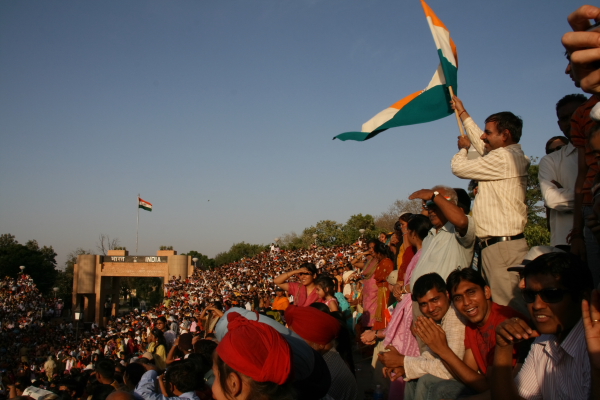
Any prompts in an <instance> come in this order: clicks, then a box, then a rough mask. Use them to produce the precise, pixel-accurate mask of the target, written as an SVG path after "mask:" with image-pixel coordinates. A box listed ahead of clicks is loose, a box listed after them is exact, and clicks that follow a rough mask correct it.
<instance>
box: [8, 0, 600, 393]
mask: <svg viewBox="0 0 600 400" xmlns="http://www.w3.org/2000/svg"><path fill="white" fill-rule="evenodd" d="M590 19H596V20H600V8H596V7H592V6H584V7H582V8H580V9H579V10H577V11H576V12H574V13H573V14H572V15H571V16H569V22H570V23H571V26H572V27H573V29H574V32H570V33H567V34H566V35H565V36H564V37H563V44H564V45H565V47H566V49H567V58H568V64H567V68H566V73H567V74H569V75H570V76H571V78H572V79H573V81H574V83H575V86H576V87H581V88H583V89H584V90H585V91H586V92H588V93H590V94H592V96H591V97H590V98H588V97H587V96H585V95H583V94H579V93H577V94H570V95H567V96H565V97H563V98H562V99H558V102H557V105H556V114H557V118H558V126H559V129H560V130H561V132H562V134H563V136H560V137H552V138H549V140H548V142H547V143H546V153H547V155H546V156H545V157H544V158H543V159H542V160H541V162H540V172H539V180H540V188H541V192H542V194H543V197H544V202H545V205H546V207H547V212H548V221H549V228H550V230H551V235H552V236H551V246H536V247H532V248H529V246H528V244H527V240H526V237H525V235H524V228H525V224H526V222H527V206H526V203H525V190H526V186H527V175H528V168H529V165H530V161H529V159H528V158H527V157H526V156H525V154H524V152H523V150H522V149H521V146H520V145H519V141H520V138H521V135H522V124H523V122H522V120H521V119H520V118H519V117H518V116H516V115H515V114H513V113H512V112H498V113H494V114H491V115H490V116H488V117H487V118H486V119H485V127H484V129H481V128H480V127H479V126H478V125H477V123H476V122H475V120H474V119H473V118H471V116H470V115H469V113H468V112H467V109H466V108H465V105H464V104H463V102H462V101H461V100H460V99H459V98H457V97H453V98H452V101H451V105H452V107H453V108H454V109H455V110H456V114H457V115H458V117H459V119H460V120H461V121H462V123H463V125H464V128H465V131H466V135H464V136H461V137H459V139H458V149H459V150H458V152H457V153H456V154H455V155H454V156H453V158H452V160H451V168H452V172H453V173H454V175H456V176H457V177H459V178H463V179H467V180H469V181H470V184H469V187H470V189H471V190H472V192H473V194H474V197H475V200H474V203H473V207H472V208H471V204H472V201H471V197H470V196H469V194H467V192H466V191H465V190H463V189H460V188H451V187H448V186H444V185H438V186H435V187H432V188H430V189H420V190H417V191H415V192H414V193H412V194H411V195H410V196H409V198H410V199H413V200H419V201H421V203H422V208H423V210H422V212H421V213H420V214H411V213H403V214H401V215H399V216H398V220H397V222H396V224H395V226H394V230H393V232H389V233H383V234H382V235H381V236H380V237H378V238H373V239H370V240H366V239H364V238H362V237H361V238H360V239H359V240H358V241H357V242H356V243H354V244H353V245H348V246H338V247H333V248H324V247H317V246H316V245H314V246H312V247H311V248H310V249H300V250H285V249H280V248H279V247H278V246H276V245H273V246H271V250H270V251H265V252H263V253H260V254H259V255H257V256H255V257H252V258H245V259H242V260H239V261H236V262H233V263H230V264H227V265H224V266H221V267H218V268H214V269H212V270H206V271H205V270H195V271H194V274H193V275H192V276H190V277H179V278H176V277H173V279H172V280H170V281H169V282H167V283H165V287H164V290H165V297H164V301H163V303H162V304H160V305H158V306H156V307H153V308H150V309H148V310H146V309H145V307H144V309H142V310H137V309H136V310H133V311H130V312H127V313H125V314H124V315H113V316H111V317H108V318H105V319H104V320H103V321H102V324H100V325H101V326H98V325H96V324H92V326H91V327H89V328H86V329H85V330H84V332H82V334H81V337H79V336H78V334H77V333H76V332H74V330H73V325H72V323H70V322H69V319H68V318H67V317H66V316H62V315H61V314H60V313H61V311H60V310H61V307H60V303H57V302H56V299H46V298H44V297H43V296H42V295H41V294H40V293H39V291H38V290H37V289H36V286H35V284H34V282H32V280H31V279H30V278H29V277H28V276H27V275H25V274H21V275H19V276H18V277H17V278H10V277H7V278H5V279H4V280H3V281H2V282H0V299H1V303H2V304H1V309H0V323H1V331H2V336H1V337H0V368H1V373H2V387H1V388H0V393H1V394H2V396H4V397H5V398H11V399H13V398H26V397H31V398H33V399H36V400H37V399H40V400H41V399H44V400H51V399H54V398H61V399H64V400H74V399H90V398H91V399H92V400H104V399H107V398H108V399H109V400H125V399H128V400H130V399H144V400H166V399H167V398H171V399H175V398H182V399H188V400H189V399H191V400H199V399H203V400H204V399H215V400H223V399H333V400H355V399H362V398H363V397H364V394H363V393H358V385H357V380H356V369H355V360H354V357H355V356H356V355H357V354H360V355H361V356H366V355H369V356H370V357H371V365H372V367H373V387H375V390H374V392H373V393H372V394H371V396H372V398H374V399H383V398H389V399H407V400H415V399H418V400H421V399H423V400H425V399H456V398H470V399H483V398H491V399H519V398H524V399H588V398H589V399H591V398H594V399H598V398H600V295H599V294H598V291H597V290H595V288H598V286H599V285H600V223H599V220H600V196H599V194H600V185H599V182H600V174H599V170H600V169H599V162H600V125H599V123H600V122H599V121H600V106H598V105H597V103H598V97H597V96H600V70H599V69H598V65H597V64H596V63H597V62H598V61H600V52H598V46H600V45H599V43H600V41H599V40H598V39H600V33H599V32H595V31H593V30H592V31H589V28H590V22H589V20H590ZM590 49H591V50H593V51H590ZM471 147H472V148H474V149H475V150H476V152H477V153H478V156H476V157H473V156H471V155H469V153H468V149H469V148H471ZM50 310H53V311H50ZM53 317H55V318H53Z"/></svg>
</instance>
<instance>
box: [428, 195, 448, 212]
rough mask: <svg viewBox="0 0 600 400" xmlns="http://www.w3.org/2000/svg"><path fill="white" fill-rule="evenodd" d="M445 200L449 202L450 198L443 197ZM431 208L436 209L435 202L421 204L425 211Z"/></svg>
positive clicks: (429, 201)
mask: <svg viewBox="0 0 600 400" xmlns="http://www.w3.org/2000/svg"><path fill="white" fill-rule="evenodd" d="M444 198H445V199H446V200H448V201H449V200H450V197H444ZM433 207H437V204H435V201H433V200H427V202H423V208H424V209H425V210H429V209H431V208H433Z"/></svg>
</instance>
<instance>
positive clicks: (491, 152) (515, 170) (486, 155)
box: [451, 96, 530, 313]
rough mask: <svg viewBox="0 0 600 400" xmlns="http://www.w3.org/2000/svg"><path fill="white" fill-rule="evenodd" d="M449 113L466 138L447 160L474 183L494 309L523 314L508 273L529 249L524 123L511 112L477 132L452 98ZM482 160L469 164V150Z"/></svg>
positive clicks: (492, 117)
mask: <svg viewBox="0 0 600 400" xmlns="http://www.w3.org/2000/svg"><path fill="white" fill-rule="evenodd" d="M451 103H452V107H453V108H454V109H455V110H456V111H458V113H459V115H460V118H461V119H462V121H463V124H464V126H465V130H466V132H467V135H468V136H461V137H459V139H458V148H459V152H458V153H457V154H456V155H455V156H454V157H453V158H452V164H451V165H452V173H453V174H454V175H456V176H457V177H459V178H462V179H475V180H476V181H478V182H479V191H478V194H477V197H476V198H475V205H474V207H473V217H474V218H475V226H476V234H477V237H479V239H480V240H481V249H482V251H481V258H482V261H483V271H484V272H485V275H486V278H487V280H488V282H489V284H490V287H491V289H492V293H493V296H494V298H493V300H494V302H495V303H497V304H500V305H503V306H506V305H508V306H511V307H512V308H514V309H516V310H518V311H520V312H522V313H526V312H527V310H526V307H525V304H524V303H523V301H522V300H521V299H520V298H519V296H518V292H517V290H518V283H519V275H518V273H516V272H508V271H507V268H508V267H511V266H513V265H516V264H519V263H520V262H521V261H522V260H523V258H524V256H525V254H527V251H528V250H529V248H528V247H527V241H526V240H525V235H524V234H523V230H524V229H525V224H526V222H527V205H526V204H525V191H526V188H527V170H528V169H529V163H530V162H529V159H528V158H527V157H526V156H525V154H524V153H523V150H522V149H521V145H520V144H519V140H520V139H521V131H522V127H523V121H522V120H521V118H519V117H517V116H516V115H514V114H513V113H511V112H507V111H505V112H500V113H496V114H492V115H490V116H489V117H488V118H487V119H486V120H485V130H484V131H482V130H481V129H480V128H479V127H478V126H477V124H475V122H474V121H473V119H472V118H471V117H470V116H469V114H468V113H467V111H466V110H465V108H464V106H463V104H462V102H461V101H460V99H459V98H458V97H456V96H454V97H453V99H452V102H451ZM471 145H473V147H474V148H475V150H477V152H478V153H479V155H481V157H477V158H475V159H469V157H467V151H468V149H469V147H471Z"/></svg>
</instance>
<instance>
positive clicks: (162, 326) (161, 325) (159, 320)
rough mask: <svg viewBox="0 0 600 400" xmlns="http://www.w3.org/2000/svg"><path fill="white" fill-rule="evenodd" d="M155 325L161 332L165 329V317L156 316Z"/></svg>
mask: <svg viewBox="0 0 600 400" xmlns="http://www.w3.org/2000/svg"><path fill="white" fill-rule="evenodd" d="M155 326H156V328H157V329H160V330H161V331H163V332H166V331H167V319H166V318H165V317H162V316H161V317H158V318H157V319H156V323H155Z"/></svg>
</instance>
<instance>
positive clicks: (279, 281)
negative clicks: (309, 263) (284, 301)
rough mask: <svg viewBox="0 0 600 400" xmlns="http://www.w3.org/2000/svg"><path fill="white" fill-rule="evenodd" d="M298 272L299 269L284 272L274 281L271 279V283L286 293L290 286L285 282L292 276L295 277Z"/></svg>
mask: <svg viewBox="0 0 600 400" xmlns="http://www.w3.org/2000/svg"><path fill="white" fill-rule="evenodd" d="M300 271H301V270H300V269H297V270H295V271H291V272H284V273H283V274H281V275H279V276H278V277H276V278H275V279H273V283H274V284H276V285H277V286H279V287H280V288H282V289H283V290H285V291H286V292H289V291H290V285H289V283H287V282H286V281H287V280H288V279H290V278H291V277H292V276H294V275H296V274H297V273H298V272H300Z"/></svg>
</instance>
